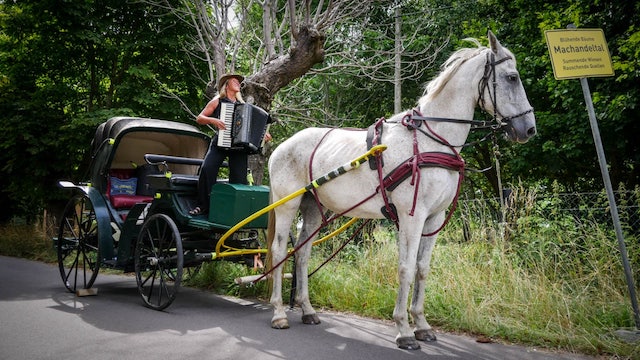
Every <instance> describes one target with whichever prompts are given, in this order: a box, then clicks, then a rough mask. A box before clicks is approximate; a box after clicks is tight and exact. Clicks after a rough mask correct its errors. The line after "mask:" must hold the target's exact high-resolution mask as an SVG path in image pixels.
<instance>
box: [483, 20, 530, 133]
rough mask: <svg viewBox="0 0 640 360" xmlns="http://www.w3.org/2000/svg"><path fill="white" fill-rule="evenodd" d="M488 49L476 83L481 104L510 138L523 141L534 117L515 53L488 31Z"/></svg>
mask: <svg viewBox="0 0 640 360" xmlns="http://www.w3.org/2000/svg"><path fill="white" fill-rule="evenodd" d="M489 44H490V51H487V55H486V56H487V62H486V65H485V70H484V76H483V78H482V80H481V82H480V84H479V87H480V94H479V95H480V99H479V103H480V105H481V106H482V108H483V109H484V110H485V111H487V112H489V113H491V114H493V115H494V116H495V117H496V119H497V120H498V121H499V122H501V123H503V124H504V125H503V129H504V131H505V133H506V136H507V138H508V139H509V140H511V141H517V142H519V143H525V142H527V141H528V140H529V139H530V138H531V137H532V136H534V135H535V134H536V118H535V116H534V115H533V108H532V107H531V105H530V104H529V100H528V99H527V94H526V93H525V91H524V87H523V85H522V82H521V81H520V75H519V74H518V69H517V68H516V59H515V56H513V54H512V53H511V51H509V50H508V49H507V48H505V47H503V46H502V45H501V44H500V42H499V41H498V39H496V37H495V35H494V34H493V33H492V32H491V31H489Z"/></svg>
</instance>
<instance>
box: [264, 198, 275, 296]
mask: <svg viewBox="0 0 640 360" xmlns="http://www.w3.org/2000/svg"><path fill="white" fill-rule="evenodd" d="M272 197H273V195H272V193H271V192H269V203H270V204H272V203H273V198H272ZM268 219H269V220H268V222H267V255H266V257H265V264H264V267H265V272H270V271H271V267H272V266H273V255H272V254H273V252H272V251H271V245H272V244H273V239H274V238H275V236H276V212H275V211H274V210H273V209H271V210H270V211H269V213H268ZM269 289H271V280H269Z"/></svg>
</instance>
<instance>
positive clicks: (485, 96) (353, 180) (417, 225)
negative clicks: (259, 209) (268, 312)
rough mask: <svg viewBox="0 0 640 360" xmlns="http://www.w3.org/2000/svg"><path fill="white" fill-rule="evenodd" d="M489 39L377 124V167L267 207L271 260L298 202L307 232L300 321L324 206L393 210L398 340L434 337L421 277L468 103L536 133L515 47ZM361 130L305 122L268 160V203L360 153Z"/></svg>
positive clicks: (283, 320) (454, 187) (344, 211)
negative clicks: (412, 102)
mask: <svg viewBox="0 0 640 360" xmlns="http://www.w3.org/2000/svg"><path fill="white" fill-rule="evenodd" d="M488 38H489V43H490V48H487V47H483V46H480V44H479V43H478V42H477V41H476V45H477V48H469V49H466V48H465V49H460V50H458V51H456V52H455V53H454V54H453V55H452V56H451V57H450V58H449V59H448V60H447V61H446V63H445V64H444V65H443V70H442V72H441V73H440V74H439V75H438V76H437V77H436V78H435V79H434V80H433V81H431V82H430V83H429V84H428V85H427V88H426V91H425V95H424V96H423V97H422V98H421V99H420V100H419V102H418V107H416V108H415V109H412V110H410V111H408V112H405V113H400V114H396V115H394V116H393V117H392V118H390V119H388V120H386V121H384V122H381V123H380V126H379V127H378V129H377V130H378V133H379V132H380V131H381V136H380V137H379V138H378V139H377V143H379V144H384V145H386V146H387V150H386V151H385V152H384V153H383V154H382V162H383V164H384V165H383V167H382V165H381V166H380V167H378V168H377V169H371V168H370V167H369V166H364V165H363V166H360V167H358V168H357V169H354V170H352V171H351V172H349V173H347V174H344V175H342V176H339V177H337V178H335V179H334V180H332V181H330V182H327V183H326V184H324V185H323V186H320V187H318V188H317V189H315V190H314V191H312V192H306V193H305V194H304V195H303V196H299V197H297V198H294V199H293V200H291V201H288V202H285V203H284V204H283V205H281V206H278V207H276V208H275V209H274V210H273V213H272V214H271V216H270V224H269V231H268V243H269V254H270V256H271V261H272V264H274V265H277V264H279V263H281V262H282V261H284V260H283V259H285V258H286V256H287V243H288V241H289V232H290V229H291V224H292V222H293V221H294V218H295V217H296V214H297V211H298V210H300V212H301V217H302V221H303V226H302V228H301V230H300V231H299V234H298V240H297V241H298V242H301V241H305V240H307V239H309V238H311V239H310V240H311V241H308V242H306V244H305V245H303V246H301V247H300V249H299V250H298V251H297V253H296V274H297V276H296V277H297V280H296V296H295V300H296V302H297V303H298V304H299V305H300V306H301V308H302V314H303V315H302V321H303V323H305V324H319V323H320V319H319V318H318V315H317V314H316V312H315V310H314V309H313V307H312V306H311V303H310V301H309V292H308V275H307V274H308V260H309V256H310V254H311V248H312V245H311V244H312V242H313V238H314V237H315V235H316V229H318V228H319V227H321V226H322V225H323V220H324V219H325V215H324V214H325V211H326V210H331V211H332V212H334V213H336V214H340V215H344V216H349V217H358V218H364V219H380V218H384V217H385V215H383V211H385V212H386V213H388V214H389V213H390V216H393V215H396V216H397V225H398V239H397V242H398V251H399V259H398V280H399V286H400V287H399V289H398V296H397V299H396V303H395V309H394V311H393V318H394V320H395V323H396V325H397V328H398V335H397V337H396V343H397V345H398V347H400V348H403V349H419V348H420V345H419V344H418V342H417V340H422V341H433V340H436V337H435V334H434V332H433V330H432V329H431V326H430V325H429V323H428V322H427V320H426V319H425V316H424V298H425V297H424V291H425V282H426V281H425V280H426V277H427V274H428V272H429V262H430V260H431V253H432V250H433V246H434V244H435V241H436V236H437V235H436V234H437V232H438V231H439V230H440V228H441V227H442V226H443V224H444V223H445V220H446V219H445V213H446V210H447V209H448V208H449V206H450V205H451V203H452V201H453V200H454V198H455V197H456V195H457V192H458V191H459V182H460V178H461V177H462V172H463V171H464V163H463V162H462V159H461V158H460V156H459V154H458V151H459V150H460V148H461V146H462V145H463V144H464V143H465V141H466V139H467V135H468V134H469V131H470V128H471V124H472V123H473V120H472V119H473V115H474V109H475V108H476V106H480V107H481V108H482V109H484V110H485V111H486V112H488V113H490V114H493V115H494V119H495V120H496V121H497V123H498V124H499V125H498V126H500V127H501V128H502V129H503V130H504V131H505V133H506V136H507V138H508V139H510V140H512V141H517V142H520V143H524V142H526V141H527V140H528V139H529V138H530V137H532V136H533V135H535V133H536V127H535V126H536V125H535V117H534V115H533V109H532V107H531V106H530V104H529V101H528V99H527V96H526V94H525V90H524V88H523V86H522V83H521V81H520V78H519V75H518V70H517V69H516V59H515V57H514V55H513V54H512V53H511V52H510V51H509V50H508V49H506V48H504V47H502V45H501V44H500V43H499V42H498V40H497V39H496V37H495V36H494V35H493V33H491V31H489V33H488ZM366 138H367V131H365V130H353V129H351V130H350V129H329V128H307V129H305V130H302V131H300V132H298V133H297V134H295V135H293V136H292V137H291V138H289V139H287V140H286V141H285V142H283V143H282V144H281V145H279V146H278V147H277V148H276V149H275V151H274V152H273V154H272V155H271V158H270V159H269V174H270V181H271V184H270V186H271V198H272V202H276V201H278V200H279V199H282V198H283V197H286V196H287V195H289V194H291V193H293V192H295V191H296V190H299V189H300V188H302V187H304V186H305V185H307V184H308V183H309V182H310V181H311V180H312V179H313V178H314V177H318V176H319V175H323V174H325V173H327V172H329V171H331V170H334V169H335V168H337V167H339V166H340V165H342V164H345V163H346V162H348V161H349V160H351V159H354V158H356V157H358V156H359V155H361V154H363V153H365V152H366V150H367V139H366ZM375 143H376V141H374V144H375ZM407 159H411V160H410V161H409V162H408V163H407V164H405V167H404V169H405V170H407V171H405V173H404V174H401V175H398V176H396V175H392V176H391V178H399V177H402V178H404V179H405V180H404V181H401V180H402V179H389V178H387V180H386V182H385V186H386V185H389V184H390V185H392V186H390V187H389V188H385V186H381V179H382V178H384V177H387V176H388V175H389V174H390V173H391V172H392V171H393V170H394V169H396V168H397V167H398V166H399V165H401V164H402V163H404V162H405V161H406V160H407ZM429 161H431V162H429ZM441 162H443V163H441ZM365 165H366V164H365ZM396 180H397V181H396ZM394 208H395V209H394ZM381 209H382V211H381ZM393 210H395V211H393ZM272 271H273V273H272V278H273V281H272V284H273V288H272V295H271V304H272V305H273V307H274V315H273V318H272V320H271V326H272V327H273V328H277V329H285V328H288V327H289V323H288V320H287V315H286V313H285V306H284V305H283V302H282V266H277V267H276V268H274V269H272ZM412 282H414V288H413V296H412V298H411V307H410V309H409V311H410V313H411V316H412V318H413V322H414V324H415V329H412V328H411V327H410V325H409V319H408V314H407V302H408V300H409V299H408V298H409V289H410V287H411V284H412Z"/></svg>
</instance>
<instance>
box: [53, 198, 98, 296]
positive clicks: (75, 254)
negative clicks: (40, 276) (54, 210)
mask: <svg viewBox="0 0 640 360" xmlns="http://www.w3.org/2000/svg"><path fill="white" fill-rule="evenodd" d="M98 244H99V241H98V222H97V219H96V212H95V209H94V207H93V204H92V203H91V200H90V199H89V197H87V196H86V195H84V194H79V195H76V196H74V197H73V198H71V200H69V203H67V206H66V207H65V210H64V214H63V217H62V221H61V222H60V229H59V230H58V241H57V251H58V267H59V268H60V275H61V276H62V282H63V283H64V286H65V287H66V288H67V290H69V291H70V292H76V290H79V289H89V288H90V287H91V286H92V285H93V283H94V281H95V280H96V277H97V276H98V270H99V269H100V249H99V246H98Z"/></svg>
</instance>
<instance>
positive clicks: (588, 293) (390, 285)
mask: <svg viewBox="0 0 640 360" xmlns="http://www.w3.org/2000/svg"><path fill="white" fill-rule="evenodd" d="M551 200H552V201H551V204H549V203H548V201H549V197H548V195H546V196H545V197H544V198H539V197H538V195H537V194H536V193H535V191H531V190H525V189H522V188H520V189H516V191H515V192H514V193H513V194H512V197H511V203H510V206H509V207H508V209H507V210H506V213H505V215H506V216H505V220H506V221H505V222H497V221H492V220H491V219H495V207H493V208H492V207H490V206H486V202H476V203H474V202H470V203H466V204H464V205H463V206H462V207H461V209H460V211H459V212H458V213H457V214H456V216H455V217H454V220H452V221H451V223H450V224H449V225H447V227H446V228H445V230H444V231H443V232H442V233H441V234H440V236H439V239H438V243H437V245H436V248H435V251H434V254H433V260H432V265H431V274H430V276H429V278H428V287H427V292H426V300H425V301H426V304H425V309H426V312H427V319H428V320H429V321H430V322H431V323H432V324H433V325H436V326H438V327H440V328H442V329H445V330H454V331H465V332H469V333H477V334H483V335H485V336H489V337H492V338H495V339H502V340H506V341H513V342H518V343H523V344H529V345H535V346H545V347H552V348H559V349H565V350H569V351H576V352H582V353H588V354H606V355H611V356H615V357H616V358H640V343H626V342H624V341H622V340H621V339H620V338H617V337H616V336H615V335H614V331H616V330H619V329H621V328H634V321H633V312H632V309H631V305H630V299H629V295H628V289H627V285H626V282H625V279H624V273H623V270H622V266H621V261H620V255H619V251H618V248H617V242H616V238H615V234H614V233H613V230H612V229H609V227H610V225H609V224H604V225H602V224H598V223H597V222H595V221H593V219H590V218H583V219H577V218H574V217H572V216H571V215H567V214H566V213H562V212H557V211H556V212H555V213H554V212H553V211H551V210H553V209H550V207H553V194H552V195H551ZM471 214H473V216H470V215H471ZM374 234H375V236H374V239H373V240H372V241H370V242H369V243H366V244H365V245H363V246H360V247H357V249H359V251H360V256H357V257H355V260H354V255H353V253H354V252H356V250H355V249H351V253H348V255H347V256H346V257H345V256H341V257H339V260H338V261H335V262H333V263H331V264H330V265H329V266H328V267H329V269H327V270H325V271H323V272H322V273H320V274H319V275H318V276H316V277H315V279H312V285H311V286H312V297H313V301H314V302H315V303H316V304H318V305H321V306H326V307H331V308H334V309H339V310H343V311H352V312H355V313H359V314H364V315H367V316H374V317H378V318H383V319H390V318H391V316H392V312H393V306H394V303H395V289H396V287H397V274H396V261H397V255H396V253H397V250H396V248H395V243H394V241H393V239H394V238H395V234H394V232H393V228H390V227H380V228H378V229H377V230H376V232H374ZM627 239H628V241H627V243H629V244H630V246H629V253H630V254H634V255H635V256H634V258H633V259H635V261H632V263H633V265H634V269H635V270H636V272H635V277H636V279H637V278H638V274H639V273H638V271H637V270H638V266H640V264H638V263H637V257H638V256H639V255H640V254H638V250H639V249H638V244H637V239H636V238H635V237H634V236H633V234H629V236H628V238H627Z"/></svg>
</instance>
